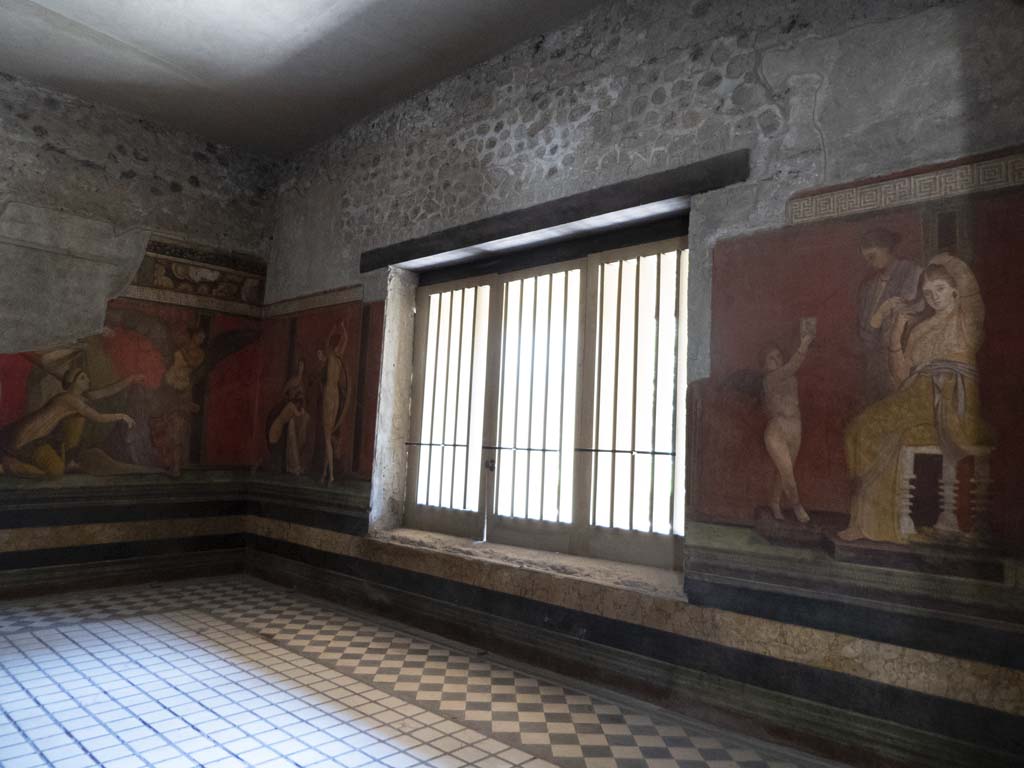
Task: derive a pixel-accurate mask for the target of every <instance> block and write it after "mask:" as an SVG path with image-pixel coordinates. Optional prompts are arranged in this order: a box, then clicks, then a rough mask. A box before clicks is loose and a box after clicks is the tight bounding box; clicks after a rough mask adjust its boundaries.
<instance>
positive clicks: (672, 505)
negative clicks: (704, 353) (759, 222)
mask: <svg viewBox="0 0 1024 768" xmlns="http://www.w3.org/2000/svg"><path fill="white" fill-rule="evenodd" d="M675 255H676V272H675V277H676V280H675V283H676V296H675V309H674V315H673V319H674V323H675V331H676V332H675V337H674V338H675V344H674V345H673V349H674V350H675V352H674V353H673V355H672V361H673V365H672V493H671V494H670V495H669V499H668V528H669V530H670V531H674V530H675V529H676V490H677V489H676V458H677V457H676V417H677V416H678V414H679V381H678V379H679V359H678V358H679V280H680V275H679V269H680V266H681V265H680V263H679V262H680V261H681V259H680V258H679V249H678V248H677V249H676V254H675Z"/></svg>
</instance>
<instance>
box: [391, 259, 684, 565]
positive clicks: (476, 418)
mask: <svg viewBox="0 0 1024 768" xmlns="http://www.w3.org/2000/svg"><path fill="white" fill-rule="evenodd" d="M686 254H687V252H686V250H685V247H684V245H683V242H682V241H681V240H679V239H674V240H671V241H665V242H660V243H653V244H649V245H644V246H634V247H630V248H624V249H618V250H615V251H607V252H604V253H598V254H593V255H591V256H589V257H586V258H583V259H577V260H575V261H569V262H561V263H558V264H554V265H548V266H545V267H541V268H536V269H529V270H523V271H519V272H515V273H510V274H501V275H488V276H484V277H478V278H471V279H467V280H463V281H458V282H454V283H447V284H443V285H432V286H425V287H421V288H420V289H419V292H418V295H417V315H416V340H415V376H416V381H415V387H414V400H413V413H412V437H411V438H410V442H409V458H410V461H409V491H408V499H409V506H408V510H407V518H406V522H407V524H408V525H410V526H413V527H418V528H426V529H430V530H438V531H442V532H446V533H453V534H456V535H460V536H467V537H474V538H479V539H486V540H488V541H498V542H503V543H509V544H517V545H521V546H529V547H535V548H541V549H552V550H558V551H565V552H573V553H577V554H588V555H593V556H598V557H609V558H612V559H622V560H638V561H641V562H646V563H657V562H664V561H666V560H667V561H668V562H671V557H672V539H671V535H672V534H677V535H678V534H681V533H682V531H683V516H682V488H683V464H684V462H683V455H682V450H683V444H684V441H683V429H682V426H683V424H682V420H683V414H682V410H683V403H684V402H685V400H684V396H683V393H684V390H685V382H686V376H685V370H684V363H685V359H686V349H685V341H686V336H685V332H682V333H681V332H680V331H681V329H684V328H685V326H684V322H685V316H686V307H685V302H686V283H685V281H686ZM666 564H667V563H666Z"/></svg>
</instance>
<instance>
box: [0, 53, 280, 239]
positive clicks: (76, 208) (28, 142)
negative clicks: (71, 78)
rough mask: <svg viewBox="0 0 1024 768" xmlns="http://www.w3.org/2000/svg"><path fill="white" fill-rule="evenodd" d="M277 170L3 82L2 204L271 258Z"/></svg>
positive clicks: (11, 80) (130, 118)
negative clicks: (62, 212) (9, 202)
mask: <svg viewBox="0 0 1024 768" xmlns="http://www.w3.org/2000/svg"><path fill="white" fill-rule="evenodd" d="M275 174H276V166H275V163H274V162H273V161H270V160H266V159H263V158H259V157H256V156H255V155H251V154H248V153H246V152H242V151H239V150H236V149H232V148H230V147H226V146H223V145H218V144H210V143H208V142H206V141H203V140H202V139H199V138H196V137H195V136H190V135H188V134H185V133H182V132H180V131H175V130H172V129H169V128H165V127H162V126H159V125H156V124H154V123H151V122H149V121H147V120H144V119H142V118H139V117H137V116H135V115H131V114H129V113H126V112H121V111H119V110H116V109H112V108H110V107H106V106H101V105H98V104H93V103H90V102H87V101H83V100H81V99H77V98H75V97H73V96H68V95H66V94H62V93H57V92H54V91H50V90H47V89H45V88H42V87H39V86H36V85H33V84H30V83H28V82H26V81H24V80H21V79H19V78H15V77H12V76H11V75H6V74H2V73H0V198H2V197H7V198H9V199H11V200H15V201H18V202H21V203H29V204H32V205H37V206H41V207H45V208H53V209H57V210H65V211H68V212H70V213H74V214H77V215H79V216H84V217H87V218H92V219H98V220H101V221H107V222H109V223H110V224H112V225H113V226H114V227H115V228H116V229H119V230H120V229H126V228H128V227H133V226H141V227H144V228H146V229H148V230H151V231H157V232H161V233H164V234H166V235H172V236H175V237H177V238H179V239H182V240H187V241H189V242H192V243H196V244H203V245H209V246H213V247H218V248H224V249H227V250H237V251H245V252H248V253H253V254H256V255H260V256H264V257H265V256H266V254H267V251H268V248H267V245H268V236H269V232H268V226H267V224H266V222H267V221H268V220H269V219H270V217H271V209H272V206H273V200H274V194H273V191H274V184H275V179H276V175H275Z"/></svg>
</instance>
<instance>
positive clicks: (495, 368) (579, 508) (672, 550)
mask: <svg viewBox="0 0 1024 768" xmlns="http://www.w3.org/2000/svg"><path fill="white" fill-rule="evenodd" d="M670 251H675V252H676V253H677V259H678V261H677V267H676V273H675V274H676V281H677V285H676V291H677V309H676V323H677V327H676V338H675V341H676V349H675V370H674V379H673V381H674V385H675V388H674V393H673V404H674V412H673V416H674V432H673V441H672V442H673V464H672V474H673V483H674V485H673V490H674V494H675V496H674V497H673V499H672V503H673V508H674V515H673V516H672V519H673V520H674V521H676V522H677V523H678V528H676V530H678V529H681V528H682V524H683V523H684V509H685V500H684V498H683V497H684V494H685V484H684V483H685V476H686V468H685V458H686V457H685V442H686V441H685V432H686V430H685V423H686V421H685V419H686V397H685V391H686V352H687V350H686V347H687V338H686V337H687V328H686V324H687V312H686V304H687V302H686V289H687V271H688V263H689V260H688V242H687V238H686V236H676V237H671V238H668V239H662V240H657V241H654V242H649V243H643V244H638V245H629V246H626V247H622V248H615V249H611V250H604V251H598V252H594V253H591V254H589V255H586V256H583V257H577V258H573V259H568V260H565V261H555V262H552V263H548V264H545V265H542V266H530V267H526V268H524V269H520V270H509V271H502V272H491V273H488V274H483V275H476V276H472V277H466V278H461V279H456V280H452V281H446V282H438V283H431V284H429V285H424V286H420V287H419V288H418V289H417V292H416V322H415V324H414V345H413V347H414V359H413V388H412V408H411V422H410V436H409V441H408V444H407V445H408V454H409V456H408V476H407V502H406V509H405V525H406V526H407V527H411V528H418V529H422V530H429V531H435V532H439V533H446V534H450V535H455V536H460V537H463V538H470V539H474V540H486V541H488V542H493V543H499V544H509V545H513V546H520V547H527V548H530V549H539V550H549V551H559V552H566V553H569V554H575V555H583V556H591V557H598V558H602V559H608V560H618V561H625V562H635V563H641V564H644V565H654V566H660V567H673V566H676V565H678V552H679V551H680V549H679V544H680V542H681V540H682V533H676V532H675V530H673V532H670V533H651V532H645V531H638V530H627V529H623V528H615V527H610V526H609V527H605V526H598V525H596V524H593V523H592V521H591V517H592V511H591V508H590V501H591V498H590V495H591V482H590V481H591V478H592V473H591V468H592V466H593V453H594V451H593V449H586V448H584V449H581V448H580V446H587V445H591V446H593V445H594V442H593V436H594V423H593V422H594V419H593V414H594V400H595V399H596V398H597V396H598V393H597V391H596V388H595V378H596V366H595V364H594V362H595V361H594V356H595V350H596V346H597V339H598V333H597V328H596V324H597V322H598V320H597V305H598V303H599V302H598V287H599V286H598V279H599V272H600V269H599V267H600V265H603V264H609V263H613V262H616V261H620V262H624V261H628V260H630V259H634V258H637V257H641V256H650V255H652V254H654V253H668V252H670ZM638 264H639V262H638ZM576 268H579V269H580V270H581V273H580V298H579V318H578V323H579V325H578V331H577V355H576V358H577V359H576V361H575V365H576V402H575V408H576V415H575V427H576V428H575V434H574V435H573V440H574V447H573V456H574V459H573V461H572V473H573V500H572V516H571V522H568V523H563V522H553V521H543V520H535V519H523V518H512V517H509V516H505V515H498V514H496V512H495V510H494V501H495V498H496V495H497V494H496V493H495V483H496V475H497V473H496V472H495V471H488V470H486V469H485V468H484V467H485V465H486V464H487V462H488V461H497V450H496V449H495V446H496V442H495V440H496V435H497V431H498V418H497V402H498V398H499V396H500V393H499V387H500V384H499V377H500V375H501V360H500V355H501V340H502V334H503V332H504V328H503V306H502V305H503V299H502V292H503V290H504V286H505V285H506V284H508V283H509V282H513V281H517V280H524V279H529V278H531V277H537V276H541V275H547V274H552V273H557V272H562V271H565V272H566V273H567V275H568V271H569V270H572V269H576ZM566 279H567V280H568V277H567V278H566ZM482 286H487V289H488V294H489V295H488V302H489V304H488V316H487V328H486V338H487V353H486V374H485V377H484V378H485V384H484V391H483V393H482V394H483V396H484V398H485V404H484V406H483V408H484V416H483V434H482V436H481V440H482V442H481V446H482V451H481V470H480V487H479V500H478V505H477V506H478V508H479V509H478V511H466V510H456V509H449V508H446V507H438V506H431V505H426V504H423V505H421V504H418V503H417V492H418V483H419V476H418V475H419V467H420V460H421V453H422V452H421V451H420V450H416V448H417V447H421V446H422V434H421V432H422V427H423V408H424V407H425V404H424V403H423V397H424V391H425V388H426V386H425V381H424V377H425V373H426V363H427V361H426V356H427V348H428V344H427V333H428V326H429V322H428V321H427V317H428V314H427V310H428V308H429V305H430V304H429V302H430V297H431V296H432V295H435V294H443V293H445V292H448V291H455V290H461V289H464V288H473V287H475V288H477V289H479V288H480V287H482ZM478 296H479V294H477V298H475V299H474V301H478ZM463 301H465V299H463ZM474 306H476V304H474ZM421 318H422V319H421ZM637 333H639V329H638V330H637ZM435 354H436V351H435ZM435 364H436V363H435ZM566 365H568V361H567V362H566ZM616 375H617V374H616ZM634 394H635V393H634ZM467 434H468V432H467ZM456 442H457V437H456ZM652 449H653V446H652ZM467 450H468V449H467Z"/></svg>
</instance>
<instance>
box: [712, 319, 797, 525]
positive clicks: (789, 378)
mask: <svg viewBox="0 0 1024 768" xmlns="http://www.w3.org/2000/svg"><path fill="white" fill-rule="evenodd" d="M801 325H802V327H801V334H800V346H799V347H798V348H797V350H796V351H795V352H794V353H793V354H792V355H791V356H790V358H789V360H786V359H785V357H784V355H783V353H782V350H781V349H780V348H779V347H778V345H776V344H769V345H767V346H766V347H764V348H763V349H762V351H761V368H760V370H751V369H749V368H744V369H742V370H739V371H736V372H734V373H733V374H731V375H730V376H729V377H728V378H726V380H725V382H724V383H723V386H726V387H729V388H731V389H734V390H736V391H738V392H741V393H743V394H745V395H747V396H748V397H750V398H751V399H753V400H756V401H757V402H758V403H760V405H761V408H762V409H763V410H764V413H765V415H766V416H767V417H768V423H767V424H766V425H765V429H764V447H765V449H766V450H767V451H768V456H769V457H770V458H771V460H772V463H773V464H774V465H775V481H774V483H773V485H772V498H771V503H770V507H771V510H772V516H773V517H775V519H776V520H784V519H785V517H784V515H783V514H782V500H783V496H785V497H786V499H787V500H788V501H789V502H790V503H791V504H792V505H793V515H794V516H795V517H796V519H797V520H799V521H800V522H801V523H806V522H808V521H809V520H810V517H809V515H808V514H807V510H806V509H804V507H803V504H802V503H801V502H800V492H799V489H798V488H797V484H796V476H795V475H794V473H793V466H794V464H795V463H796V457H797V454H799V452H800V441H801V436H802V425H801V421H800V396H799V391H798V388H797V379H796V373H797V371H799V370H800V366H801V365H803V362H804V358H805V357H806V356H807V350H808V348H809V347H810V345H811V342H812V341H814V330H813V324H803V323H802V324H801Z"/></svg>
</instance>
